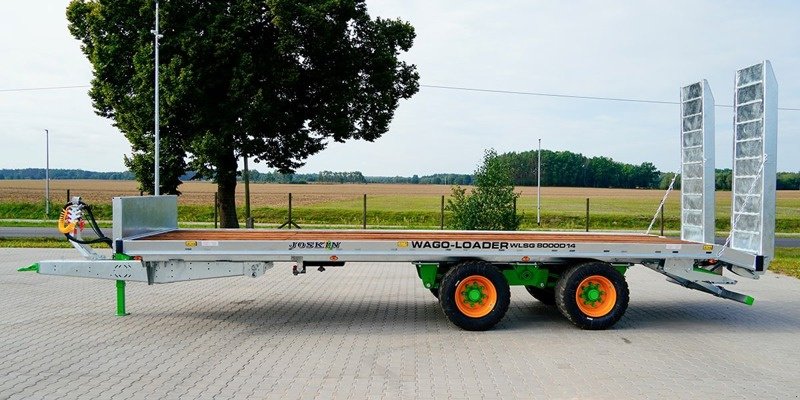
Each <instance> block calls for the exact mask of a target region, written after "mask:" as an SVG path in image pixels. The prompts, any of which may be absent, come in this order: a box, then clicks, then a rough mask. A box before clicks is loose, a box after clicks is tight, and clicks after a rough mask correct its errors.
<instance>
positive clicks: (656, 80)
mask: <svg viewBox="0 0 800 400" xmlns="http://www.w3.org/2000/svg"><path fill="white" fill-rule="evenodd" d="M165 1H169V0H165ZM66 4H67V1H55V0H28V1H25V2H16V1H15V2H2V4H0V54H3V55H4V57H3V62H2V63H1V64H0V89H14V88H31V87H47V86H71V85H87V84H88V83H89V80H90V79H91V69H90V66H89V63H88V61H87V60H86V59H85V57H84V56H83V54H82V53H81V52H80V49H79V44H78V42H77V41H75V40H74V39H72V38H71V36H70V35H69V33H68V32H67V29H66V20H65V18H64V10H65V7H66ZM367 4H368V7H369V10H370V13H371V14H372V15H373V16H381V17H389V18H395V17H400V18H402V19H405V20H408V21H410V22H411V23H412V24H413V25H414V26H415V28H416V30H417V40H416V44H415V46H414V48H413V49H412V50H411V51H410V52H409V53H407V54H405V55H403V58H404V59H405V60H407V61H409V62H412V63H415V64H417V66H418V68H419V71H420V75H421V83H422V84H423V85H444V86H459V87H471V88H482V89H498V90H510V91H527V92H539V93H554V94H569V95H582V96H599V97H622V98H635V99H647V100H662V101H677V100H678V99H679V98H678V94H679V93H678V90H679V88H680V86H683V85H686V84H689V83H692V82H696V81H698V80H700V79H707V80H708V82H709V84H710V86H711V89H712V91H713V93H714V97H715V99H716V102H717V104H728V105H730V104H732V102H733V79H734V72H735V71H736V70H737V69H739V68H742V67H745V66H748V65H751V64H754V63H757V62H760V61H761V60H764V59H769V60H771V62H772V65H773V68H774V70H775V74H776V76H777V79H778V82H779V85H780V95H779V99H780V100H779V101H780V106H781V107H787V108H800V44H798V41H797V38H798V37H800V24H797V21H798V19H800V2H793V1H765V2H745V1H730V2H719V1H669V2H664V1H624V2H623V1H619V2H616V1H570V2H562V1H495V2H487V1H450V0H447V1H445V0H442V1H435V2H432V1H421V0H381V1H369V0H368V1H367ZM143 29H150V27H143ZM168 39H169V38H164V40H168ZM678 115H679V110H678V106H677V105H660V104H636V103H622V102H611V101H598V100H578V99H564V98H552V97H537V96H521V95H508V94H493V93H476V92H464V91H453V90H445V89H436V88H430V87H423V88H421V90H420V92H419V93H418V94H417V95H416V96H415V97H413V98H412V99H410V100H407V101H404V102H402V103H401V105H400V107H399V109H398V110H397V113H396V116H395V120H394V122H393V123H392V126H391V129H390V131H389V132H388V133H387V134H386V135H384V137H382V138H381V139H379V140H377V141H376V142H374V143H365V142H348V143H346V144H332V145H331V146H330V147H329V148H328V149H326V150H325V151H323V152H322V153H319V154H317V155H315V156H312V157H311V158H310V159H309V160H308V163H307V165H306V166H305V167H303V168H302V169H301V170H300V172H316V171H319V170H338V171H352V170H359V171H362V172H363V173H364V174H367V175H409V176H410V175H412V174H419V175H424V174H429V173H434V172H457V173H469V172H472V171H473V170H474V168H475V166H476V165H477V164H478V163H479V162H480V160H481V157H482V153H483V149H485V148H489V147H493V148H495V149H496V150H497V151H499V152H505V151H524V150H529V149H532V148H534V147H535V146H536V141H537V139H538V138H541V139H542V146H543V147H544V148H546V149H551V150H569V151H573V152H579V153H583V154H585V155H587V156H597V155H605V156H610V157H612V158H614V159H616V160H619V161H624V162H629V163H636V164H638V163H641V162H645V161H649V162H653V163H654V164H655V165H656V166H657V167H658V168H660V169H661V170H663V171H674V170H675V169H677V167H678V163H679V159H680V156H679V152H678V149H679V147H678V146H679V141H678V138H679V136H678V135H679V119H678ZM732 115H733V114H732V110H731V109H730V108H723V107H718V108H717V109H716V135H717V136H716V143H717V149H716V159H717V166H718V167H720V168H723V167H730V164H731V162H730V159H731V131H732V120H733V117H732ZM44 129H49V130H50V139H51V142H50V146H51V147H50V148H51V159H50V165H51V167H52V168H82V169H90V170H99V171H117V170H123V169H124V166H123V163H122V156H123V154H127V153H128V152H129V151H130V150H129V147H128V145H127V142H126V141H125V139H124V137H123V136H122V134H121V133H119V132H118V131H116V130H115V129H114V128H113V127H112V126H111V124H110V122H109V121H108V120H105V119H103V118H100V117H97V116H96V115H95V114H94V112H93V110H92V107H91V102H90V100H89V98H88V96H87V95H86V89H67V90H57V91H24V92H5V91H4V92H0V135H1V136H2V138H3V145H2V146H0V168H22V167H43V166H44V161H45V160H44V159H45V157H44ZM778 146H779V149H778V170H779V171H798V170H800V158H798V157H796V153H797V151H798V150H800V111H781V112H780V114H779V133H778ZM251 168H256V169H260V170H266V167H265V166H264V165H254V166H252V167H251Z"/></svg>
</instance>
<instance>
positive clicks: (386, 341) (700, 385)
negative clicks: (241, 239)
mask: <svg viewBox="0 0 800 400" xmlns="http://www.w3.org/2000/svg"><path fill="white" fill-rule="evenodd" d="M75 254H76V253H75V252H74V251H72V250H63V249H62V250H46V249H0V399H51V398H52V399H56V398H85V399H156V398H164V399H172V398H186V399H195V398H198V399H273V398H274V399H431V398H436V399H474V398H483V399H515V398H516V399H562V398H567V399H568V398H593V399H594V398H596V399H638V398H642V399H646V398H653V399H661V398H670V399H715V398H716V399H722V398H724V399H756V398H757V399H770V398H775V399H793V398H798V395H799V394H800V345H798V341H800V281H798V280H797V279H794V278H788V277H785V276H781V275H776V274H772V273H768V274H767V275H766V276H764V277H763V278H762V279H761V280H759V281H751V280H748V279H740V283H739V285H736V289H735V290H739V291H742V292H745V293H748V294H750V295H753V296H754V297H755V298H756V303H755V305H754V306H752V307H747V306H745V305H742V304H738V303H734V302H731V301H728V300H722V299H718V298H715V297H712V296H710V295H707V294H703V293H700V292H696V291H691V290H688V289H684V288H682V287H679V286H677V285H673V284H670V283H668V282H666V281H665V280H664V278H663V277H662V276H661V275H659V274H657V273H655V272H652V271H650V270H648V269H646V268H644V267H641V266H637V267H634V268H632V269H631V271H630V272H629V273H628V282H629V285H630V288H631V304H630V307H629V309H628V312H627V314H626V316H625V317H623V319H622V320H621V321H620V322H619V323H618V324H617V325H616V326H615V327H614V328H613V329H610V330H606V331H582V330H579V329H576V328H574V327H573V326H572V325H570V324H569V323H568V322H567V321H566V319H564V318H563V317H561V315H560V314H559V313H558V311H557V310H555V309H554V308H551V307H547V306H543V305H541V304H539V303H538V302H537V301H536V300H534V299H533V298H531V297H530V296H529V295H528V294H527V292H526V291H525V290H524V288H520V287H512V292H511V295H512V301H511V308H510V309H509V312H508V314H507V315H506V317H505V319H504V320H503V322H501V323H500V324H499V325H498V326H497V327H496V328H495V329H494V330H492V331H488V332H466V331H462V330H460V329H458V328H456V327H455V326H453V325H452V324H450V322H449V321H448V320H447V319H446V318H445V317H444V315H443V314H442V312H441V310H440V308H439V305H438V303H437V301H436V300H435V299H434V297H433V296H432V295H431V294H430V293H429V292H428V291H427V290H425V289H424V288H423V287H422V285H421V283H420V282H419V280H418V278H417V277H416V273H415V270H414V268H413V266H411V265H410V264H400V263H373V264H353V265H348V266H347V267H345V268H329V269H328V271H326V272H322V273H319V272H317V271H309V273H308V274H306V275H305V276H303V275H301V276H297V277H295V276H292V274H291V269H290V268H291V266H290V265H289V264H277V265H276V266H275V268H273V269H271V270H269V271H267V273H266V274H265V275H264V276H262V277H260V278H257V279H251V278H247V277H241V278H227V279H216V280H207V281H197V282H187V283H175V284H168V285H156V286H149V287H148V286H147V285H145V284H139V283H129V285H128V311H129V312H131V315H130V316H128V317H123V318H120V317H115V316H114V298H115V297H114V293H115V292H114V282H113V281H105V280H92V279H81V278H67V277H53V276H43V275H38V274H34V273H19V272H15V269H16V268H18V267H20V266H25V265H29V264H31V263H32V262H35V261H39V260H42V259H59V258H74V257H75Z"/></svg>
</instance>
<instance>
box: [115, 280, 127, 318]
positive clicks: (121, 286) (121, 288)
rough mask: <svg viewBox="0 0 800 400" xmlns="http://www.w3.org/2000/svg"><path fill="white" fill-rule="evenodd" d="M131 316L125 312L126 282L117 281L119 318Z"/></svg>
mask: <svg viewBox="0 0 800 400" xmlns="http://www.w3.org/2000/svg"><path fill="white" fill-rule="evenodd" d="M126 315H130V314H129V313H127V312H125V281H117V316H118V317H124V316H126Z"/></svg>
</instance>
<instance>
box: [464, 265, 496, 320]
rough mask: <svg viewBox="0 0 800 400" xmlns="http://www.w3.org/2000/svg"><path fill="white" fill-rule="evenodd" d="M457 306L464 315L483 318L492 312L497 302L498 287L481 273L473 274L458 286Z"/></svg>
mask: <svg viewBox="0 0 800 400" xmlns="http://www.w3.org/2000/svg"><path fill="white" fill-rule="evenodd" d="M455 297H456V306H458V310H459V311H461V313H463V314H464V315H466V316H468V317H471V318H481V317H484V316H486V315H487V314H489V313H490V312H492V310H493V309H494V306H495V304H496V303H497V289H495V287H494V284H492V281H490V280H489V279H487V278H486V277H484V276H481V275H471V276H468V277H466V278H464V279H462V280H461V282H459V284H458V287H456V293H455Z"/></svg>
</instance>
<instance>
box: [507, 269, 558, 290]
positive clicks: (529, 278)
mask: <svg viewBox="0 0 800 400" xmlns="http://www.w3.org/2000/svg"><path fill="white" fill-rule="evenodd" d="M502 272H503V275H504V276H505V277H506V281H508V285H509V286H519V285H524V286H536V287H540V288H543V287H547V283H548V280H549V278H550V271H549V270H547V269H545V268H540V267H539V265H537V264H514V265H513V268H512V269H506V270H503V271H502Z"/></svg>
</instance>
